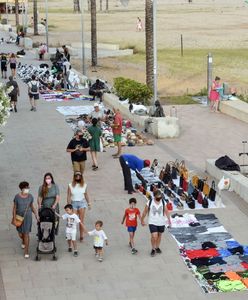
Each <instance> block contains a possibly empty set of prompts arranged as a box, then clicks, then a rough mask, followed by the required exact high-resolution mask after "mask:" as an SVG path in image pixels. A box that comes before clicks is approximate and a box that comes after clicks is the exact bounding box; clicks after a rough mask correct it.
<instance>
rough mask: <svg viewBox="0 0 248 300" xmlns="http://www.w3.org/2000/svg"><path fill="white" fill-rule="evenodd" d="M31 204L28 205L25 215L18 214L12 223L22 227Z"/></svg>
mask: <svg viewBox="0 0 248 300" xmlns="http://www.w3.org/2000/svg"><path fill="white" fill-rule="evenodd" d="M29 206H30V204H28V205H27V207H26V209H25V211H24V215H23V217H22V216H20V215H16V216H15V218H13V219H12V222H11V224H12V225H14V226H15V227H21V226H22V224H23V222H24V219H25V216H26V213H27V211H28V208H29Z"/></svg>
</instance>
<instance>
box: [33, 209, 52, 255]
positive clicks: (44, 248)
mask: <svg viewBox="0 0 248 300" xmlns="http://www.w3.org/2000/svg"><path fill="white" fill-rule="evenodd" d="M39 217H40V222H39V223H38V234H37V235H38V246H37V248H36V257H35V260H36V261H38V260H40V256H39V254H53V260H57V257H56V251H57V249H56V247H55V225H56V224H55V213H54V211H53V210H52V209H51V208H42V209H41V210H40V212H39Z"/></svg>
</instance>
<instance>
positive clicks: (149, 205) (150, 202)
mask: <svg viewBox="0 0 248 300" xmlns="http://www.w3.org/2000/svg"><path fill="white" fill-rule="evenodd" d="M152 200H153V199H150V200H149V204H148V215H149V213H150V208H151V205H152ZM161 200H162V204H163V215H164V212H165V201H164V199H161Z"/></svg>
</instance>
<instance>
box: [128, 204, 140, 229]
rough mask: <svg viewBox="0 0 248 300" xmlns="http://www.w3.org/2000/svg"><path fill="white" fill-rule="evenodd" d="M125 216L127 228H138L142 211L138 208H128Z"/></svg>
mask: <svg viewBox="0 0 248 300" xmlns="http://www.w3.org/2000/svg"><path fill="white" fill-rule="evenodd" d="M125 216H126V226H127V227H137V225H138V224H137V216H140V211H139V209H138V208H127V209H126V210H125Z"/></svg>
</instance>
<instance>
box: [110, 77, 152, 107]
mask: <svg viewBox="0 0 248 300" xmlns="http://www.w3.org/2000/svg"><path fill="white" fill-rule="evenodd" d="M114 88H115V90H116V93H117V96H119V97H121V98H124V99H129V101H130V102H132V103H138V102H139V103H143V104H144V105H147V104H149V102H150V99H151V97H152V94H153V93H152V91H151V89H150V88H149V87H148V86H147V85H146V84H142V83H140V82H137V81H135V80H132V79H128V78H123V77H117V78H115V79H114Z"/></svg>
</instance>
